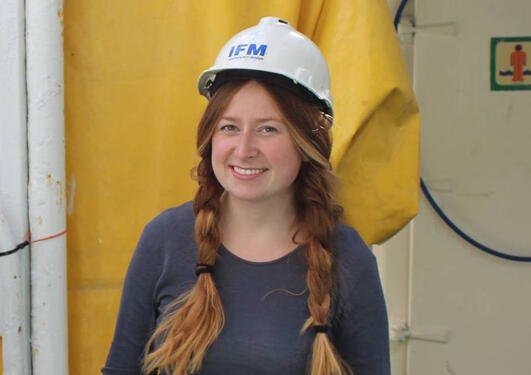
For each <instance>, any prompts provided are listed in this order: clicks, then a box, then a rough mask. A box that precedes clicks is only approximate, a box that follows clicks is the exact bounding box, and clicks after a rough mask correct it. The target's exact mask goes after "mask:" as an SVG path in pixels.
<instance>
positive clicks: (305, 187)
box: [296, 161, 352, 375]
mask: <svg viewBox="0 0 531 375" xmlns="http://www.w3.org/2000/svg"><path fill="white" fill-rule="evenodd" d="M331 179H332V176H331V174H330V172H329V171H327V170H325V169H324V168H323V167H322V166H319V165H318V164H316V163H313V162H311V161H310V163H307V164H306V165H304V166H303V168H302V169H301V173H300V176H299V178H298V184H297V191H298V193H297V194H296V196H297V197H298V199H299V202H298V203H297V206H298V207H299V208H300V211H299V212H301V211H302V214H301V216H302V217H301V221H302V227H303V228H305V233H309V235H308V238H307V239H306V243H307V245H306V261H307V263H308V273H307V275H306V284H307V285H308V289H309V291H310V295H309V297H308V310H309V311H310V317H309V318H308V319H307V320H306V322H305V324H304V326H303V327H302V330H301V332H304V331H306V330H307V329H308V328H309V327H310V326H326V325H327V324H328V313H329V311H330V304H331V297H330V293H331V290H332V286H333V278H332V268H333V259H332V254H331V249H332V239H333V234H334V228H335V225H336V222H337V220H338V217H339V215H340V212H341V208H340V207H339V206H338V205H336V204H335V203H334V200H333V198H332V196H331V194H330V193H329V192H330V191H331V186H330V181H331ZM309 373H310V374H311V375H321V374H327V375H328V374H333V375H343V374H352V370H351V369H350V368H349V366H348V365H347V364H346V363H345V362H344V361H343V360H342V359H341V357H340V355H339V353H338V352H337V351H336V349H335V348H334V346H333V344H332V343H331V341H330V339H329V338H328V335H327V334H320V333H316V335H315V339H314V342H313V348H312V361H311V367H310V371H309Z"/></svg>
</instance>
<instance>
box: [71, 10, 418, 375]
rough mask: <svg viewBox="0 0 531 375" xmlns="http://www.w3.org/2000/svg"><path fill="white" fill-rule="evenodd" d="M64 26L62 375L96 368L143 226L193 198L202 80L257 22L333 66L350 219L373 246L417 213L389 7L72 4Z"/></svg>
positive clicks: (412, 140) (340, 167) (404, 86)
mask: <svg viewBox="0 0 531 375" xmlns="http://www.w3.org/2000/svg"><path fill="white" fill-rule="evenodd" d="M64 15H65V16H64V23H65V24H64V26H65V30H64V38H65V50H64V53H65V96H66V113H65V114H66V158H67V180H68V200H69V205H68V230H69V234H68V270H69V273H68V285H69V296H68V298H69V330H70V347H69V350H70V371H71V373H74V374H94V373H97V371H98V369H99V368H100V367H101V366H103V363H104V360H105V356H106V353H107V350H108V347H109V344H110V340H111V337H112V330H113V327H114V323H115V317H116V313H117V306H118V299H119V295H120V291H121V283H122V280H123V276H124V273H125V269H126V266H127V264H128V262H129V259H130V256H131V252H132V250H133V248H134V245H135V242H136V240H137V238H138V235H139V233H140V231H141V228H142V226H143V225H144V224H145V223H146V222H147V221H148V220H149V219H150V218H152V217H153V216H154V215H156V214H157V213H158V212H160V211H161V210H163V209H164V208H166V207H170V206H175V205H177V204H179V203H182V202H184V201H187V200H189V199H191V198H192V196H193V192H194V191H195V187H196V183H195V182H194V181H193V180H191V179H190V178H189V172H190V169H191V168H192V167H193V166H194V165H195V163H196V162H197V159H196V156H195V150H194V144H195V129H196V124H197V122H198V120H199V118H200V116H201V112H202V110H203V109H204V107H205V105H206V100H205V99H204V98H203V97H201V96H199V95H198V94H197V88H196V82H197V77H198V76H199V73H200V72H201V70H203V69H205V68H206V67H208V66H210V65H211V64H212V63H213V61H214V58H215V56H216V54H217V52H218V51H219V49H220V48H221V46H222V45H223V44H224V43H225V42H226V41H227V40H228V39H229V37H231V36H232V35H233V34H234V33H235V32H237V31H239V30H241V29H243V28H246V27H249V26H251V25H254V24H256V23H257V22H258V20H259V19H260V18H261V17H263V16H268V15H273V16H277V17H281V18H284V19H286V20H287V21H289V22H290V23H291V24H292V25H295V26H296V27H297V28H298V29H299V30H300V31H302V32H304V33H305V34H306V35H308V36H309V37H311V38H312V39H313V40H314V41H315V42H316V43H317V44H318V45H319V46H320V47H321V49H322V51H323V53H324V54H325V56H326V58H327V60H328V62H329V65H330V70H331V76H332V93H333V95H334V99H335V113H336V118H335V122H334V128H333V132H334V150H333V155H332V159H333V165H334V167H335V170H336V173H337V175H338V176H339V180H340V201H341V202H342V204H343V205H344V207H345V212H346V221H347V222H348V223H350V224H352V225H353V226H355V227H356V228H357V229H358V230H359V231H360V233H361V234H362V236H363V238H364V239H365V240H366V241H367V242H368V243H375V242H379V241H382V240H384V239H386V238H388V237H389V236H391V235H392V234H394V233H395V232H396V231H397V230H398V229H399V228H401V227H402V226H403V225H405V224H406V223H407V221H408V220H409V219H410V218H411V217H413V216H414V215H415V213H416V212H417V199H418V184H419V176H418V157H419V152H418V149H419V145H418V142H419V140H418V136H419V134H418V127H419V118H418V110H417V106H416V102H415V99H414V96H413V93H412V91H411V87H410V85H409V81H408V77H407V73H406V69H405V66H404V63H403V61H402V59H401V55H400V50H399V46H398V41H397V39H396V36H395V32H394V29H393V25H392V22H391V17H390V14H389V10H388V8H387V4H386V2H385V1H384V0H371V1H365V0H345V1H308V0H301V1H285V0H282V1H248V0H233V1H229V0H225V1H206V0H203V1H199V0H194V1H185V0H181V1H176V0H158V1H148V0H127V1H125V0H122V1H107V0H71V1H67V2H65V10H64Z"/></svg>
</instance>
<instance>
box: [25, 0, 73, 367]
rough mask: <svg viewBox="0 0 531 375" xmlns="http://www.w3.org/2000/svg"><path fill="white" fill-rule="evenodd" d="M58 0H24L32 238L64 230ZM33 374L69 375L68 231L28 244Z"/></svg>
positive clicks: (61, 47)
mask: <svg viewBox="0 0 531 375" xmlns="http://www.w3.org/2000/svg"><path fill="white" fill-rule="evenodd" d="M62 31H63V26H62V1H61V0H45V1H43V0H26V53H27V62H26V78H27V92H28V153H29V185H28V202H29V221H30V230H31V237H32V241H35V240H38V239H41V238H44V237H48V236H50V235H54V234H57V233H60V232H62V231H64V230H65V228H66V216H65V215H66V210H65V206H66V199H65V155H64V154H65V151H64V115H63V111H64V104H63V102H64V90H63V83H64V79H63V40H62ZM31 310H32V311H31V326H32V360H33V374H35V375H39V374H46V375H48V374H57V375H61V374H68V337H67V305H66V235H61V236H59V237H55V238H53V239H49V240H45V241H41V242H37V243H34V244H32V246H31Z"/></svg>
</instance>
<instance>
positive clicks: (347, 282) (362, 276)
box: [333, 223, 378, 305]
mask: <svg viewBox="0 0 531 375" xmlns="http://www.w3.org/2000/svg"><path fill="white" fill-rule="evenodd" d="M333 250H334V275H335V282H336V290H335V294H336V297H337V298H338V299H339V301H338V302H339V304H340V305H342V304H343V303H344V302H345V299H348V298H349V297H350V296H352V294H353V293H354V294H355V293H356V290H359V288H363V287H364V284H366V283H367V281H368V280H369V282H370V281H371V280H373V279H375V278H378V266H377V264H376V257H375V256H374V254H373V253H372V250H371V249H370V248H369V247H368V246H367V245H366V244H365V242H364V241H363V239H362V238H361V236H360V235H359V233H358V232H357V231H356V230H355V229H354V228H352V227H349V226H347V225H345V224H341V223H339V224H338V225H337V227H336V231H335V234H334V249H333Z"/></svg>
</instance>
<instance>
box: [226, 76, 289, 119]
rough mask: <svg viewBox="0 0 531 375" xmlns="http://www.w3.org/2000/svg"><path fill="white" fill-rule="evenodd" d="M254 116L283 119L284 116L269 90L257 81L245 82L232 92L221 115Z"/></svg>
mask: <svg viewBox="0 0 531 375" xmlns="http://www.w3.org/2000/svg"><path fill="white" fill-rule="evenodd" d="M251 115H252V116H254V117H273V118H278V119H279V120H280V119H283V118H284V116H283V114H282V112H281V110H280V108H279V107H278V105H277V103H276V101H275V99H274V98H273V96H272V95H271V94H270V93H269V91H268V90H267V89H266V88H265V87H264V86H263V85H262V84H260V83H258V82H257V81H249V82H246V83H245V84H244V85H243V86H242V87H240V89H239V90H238V91H237V92H236V94H234V96H233V97H232V99H231V101H230V102H229V105H228V106H227V108H226V109H225V111H224V112H223V116H228V117H237V116H251Z"/></svg>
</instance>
